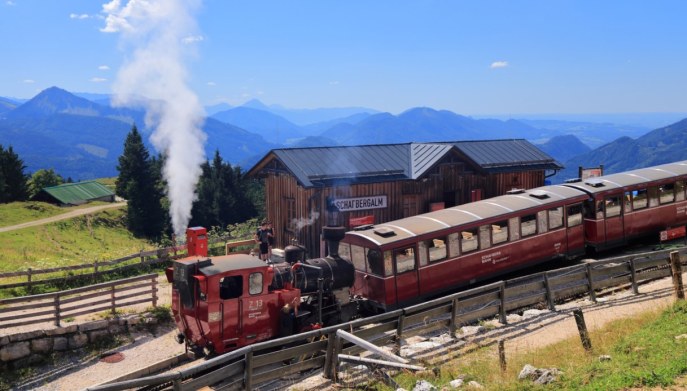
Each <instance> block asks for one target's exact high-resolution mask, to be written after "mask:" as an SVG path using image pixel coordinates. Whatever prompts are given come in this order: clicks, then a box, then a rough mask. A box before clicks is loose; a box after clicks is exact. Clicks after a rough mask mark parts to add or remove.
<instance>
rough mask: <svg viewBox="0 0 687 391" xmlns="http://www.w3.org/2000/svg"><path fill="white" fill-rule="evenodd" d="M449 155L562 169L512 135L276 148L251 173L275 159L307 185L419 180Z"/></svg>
mask: <svg viewBox="0 0 687 391" xmlns="http://www.w3.org/2000/svg"><path fill="white" fill-rule="evenodd" d="M450 155H453V156H455V157H457V158H458V159H460V160H461V161H465V163H467V164H468V165H469V166H470V167H472V168H473V169H476V170H481V171H484V172H487V173H497V172H518V171H527V170H559V169H561V168H563V167H562V166H561V165H560V163H558V162H556V161H555V160H554V159H553V158H552V157H551V156H549V155H547V154H546V153H544V152H542V151H541V150H539V149H538V148H537V147H535V146H534V145H532V144H531V143H529V142H528V141H526V140H522V139H514V140H488V141H454V142H437V143H404V144H380V145H361V146H343V147H314V148H284V149H274V150H272V151H270V152H269V153H268V154H267V155H266V156H265V157H263V158H262V159H261V160H260V161H259V162H258V163H257V164H256V165H255V166H254V167H253V168H251V169H250V170H249V171H248V173H247V175H249V176H252V175H258V173H260V172H262V171H263V170H269V168H268V167H269V166H270V163H274V162H275V160H276V161H277V162H278V163H279V164H280V165H281V168H283V169H285V170H287V171H289V172H290V173H291V174H292V175H293V176H295V177H296V179H297V180H298V182H299V183H300V185H301V186H303V187H314V186H316V184H317V183H324V182H334V181H347V182H349V183H350V182H355V183H372V182H385V181H395V180H403V179H413V180H416V179H421V178H422V177H423V176H424V175H425V174H427V173H428V172H429V171H430V170H431V169H432V168H434V167H435V166H436V165H437V164H438V163H439V162H440V161H442V160H443V159H444V158H446V157H448V156H450Z"/></svg>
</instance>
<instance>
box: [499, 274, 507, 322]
mask: <svg viewBox="0 0 687 391" xmlns="http://www.w3.org/2000/svg"><path fill="white" fill-rule="evenodd" d="M499 297H500V298H501V305H500V306H499V322H501V324H508V320H507V319H506V283H505V281H504V282H501V288H500V289H499Z"/></svg>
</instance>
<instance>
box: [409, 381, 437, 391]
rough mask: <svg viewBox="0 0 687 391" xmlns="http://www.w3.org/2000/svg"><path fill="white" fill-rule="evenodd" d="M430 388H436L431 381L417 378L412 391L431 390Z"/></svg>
mask: <svg viewBox="0 0 687 391" xmlns="http://www.w3.org/2000/svg"><path fill="white" fill-rule="evenodd" d="M432 390H438V388H436V387H435V386H434V385H433V384H432V383H430V382H428V381H427V380H418V381H416V382H415V387H413V391H432Z"/></svg>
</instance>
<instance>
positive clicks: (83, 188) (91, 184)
mask: <svg viewBox="0 0 687 391" xmlns="http://www.w3.org/2000/svg"><path fill="white" fill-rule="evenodd" d="M43 191H44V192H46V193H48V194H49V195H50V196H52V197H53V198H55V199H56V200H58V201H59V202H60V203H62V204H66V205H79V204H83V203H86V202H88V201H91V200H95V199H98V198H103V197H114V193H113V192H112V190H110V189H108V188H107V187H106V186H105V185H103V184H101V183H98V182H96V181H86V182H77V183H65V184H63V185H58V186H52V187H46V188H44V189H43Z"/></svg>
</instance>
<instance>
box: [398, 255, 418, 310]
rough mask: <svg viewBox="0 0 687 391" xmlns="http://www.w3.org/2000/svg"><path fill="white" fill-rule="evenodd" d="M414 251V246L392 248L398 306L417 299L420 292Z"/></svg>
mask: <svg viewBox="0 0 687 391" xmlns="http://www.w3.org/2000/svg"><path fill="white" fill-rule="evenodd" d="M415 253H416V251H415V247H414V246H408V247H403V248H398V249H395V250H393V257H394V258H393V261H394V268H395V272H396V300H397V303H398V304H399V306H403V305H405V303H408V302H411V301H417V299H418V296H419V293H420V290H419V287H418V270H417V260H416V257H415Z"/></svg>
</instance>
